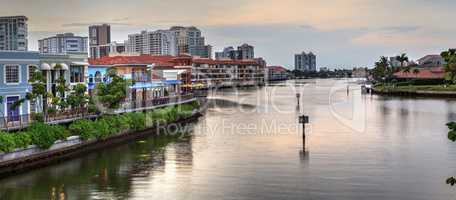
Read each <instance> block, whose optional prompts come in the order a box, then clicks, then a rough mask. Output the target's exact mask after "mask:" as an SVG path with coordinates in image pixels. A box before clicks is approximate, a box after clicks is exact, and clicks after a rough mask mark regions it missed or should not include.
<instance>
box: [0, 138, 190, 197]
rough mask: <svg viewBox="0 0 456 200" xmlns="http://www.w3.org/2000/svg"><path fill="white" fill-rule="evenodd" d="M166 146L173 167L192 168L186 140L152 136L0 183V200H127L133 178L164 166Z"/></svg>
mask: <svg viewBox="0 0 456 200" xmlns="http://www.w3.org/2000/svg"><path fill="white" fill-rule="evenodd" d="M185 134H186V135H188V134H190V133H185ZM170 144H175V145H170ZM168 145H169V146H173V148H174V149H175V150H174V151H175V152H176V155H177V157H176V159H177V160H179V162H176V164H177V165H185V166H191V165H192V159H193V157H192V154H191V152H192V150H191V144H190V138H189V137H180V135H174V136H169V135H160V136H153V137H149V138H146V139H144V141H141V142H138V141H136V142H130V143H128V144H125V145H121V146H116V147H112V148H108V149H103V150H100V151H98V152H94V153H91V154H89V155H86V156H84V157H83V158H76V159H73V160H69V161H66V162H62V163H59V164H56V165H52V166H49V167H45V168H41V169H37V170H35V171H32V172H30V173H25V174H20V175H17V176H13V177H9V178H6V179H1V180H0V197H1V199H13V200H14V199H55V200H63V199H65V197H74V199H91V198H92V197H97V198H100V199H127V198H129V196H130V195H131V190H132V188H131V181H132V179H133V178H134V177H145V176H150V175H151V173H153V171H154V169H155V168H160V167H163V166H164V165H165V163H166V158H167V157H166V152H167V151H168V150H167V148H168ZM46 188H47V189H46Z"/></svg>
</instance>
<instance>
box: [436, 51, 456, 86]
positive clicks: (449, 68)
mask: <svg viewBox="0 0 456 200" xmlns="http://www.w3.org/2000/svg"><path fill="white" fill-rule="evenodd" d="M440 55H441V56H442V57H443V59H444V60H445V62H446V64H445V79H446V80H447V81H451V82H453V83H455V82H456V80H455V78H456V49H449V50H448V51H444V52H442V53H441V54H440Z"/></svg>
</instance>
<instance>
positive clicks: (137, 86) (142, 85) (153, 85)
mask: <svg viewBox="0 0 456 200" xmlns="http://www.w3.org/2000/svg"><path fill="white" fill-rule="evenodd" d="M157 87H163V84H161V83H135V84H134V85H132V86H130V89H144V88H157Z"/></svg>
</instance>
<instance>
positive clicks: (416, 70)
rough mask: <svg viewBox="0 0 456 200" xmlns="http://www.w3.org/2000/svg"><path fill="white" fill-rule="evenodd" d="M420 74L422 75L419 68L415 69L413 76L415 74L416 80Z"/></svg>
mask: <svg viewBox="0 0 456 200" xmlns="http://www.w3.org/2000/svg"><path fill="white" fill-rule="evenodd" d="M419 73H420V70H419V69H418V68H415V69H413V74H415V78H418V74H419Z"/></svg>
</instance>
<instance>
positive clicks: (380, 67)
mask: <svg viewBox="0 0 456 200" xmlns="http://www.w3.org/2000/svg"><path fill="white" fill-rule="evenodd" d="M372 75H373V76H374V78H375V79H377V80H382V79H384V78H385V77H386V76H387V75H388V59H387V58H386V57H385V56H382V57H380V60H379V61H377V62H375V68H374V70H373V72H372Z"/></svg>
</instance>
